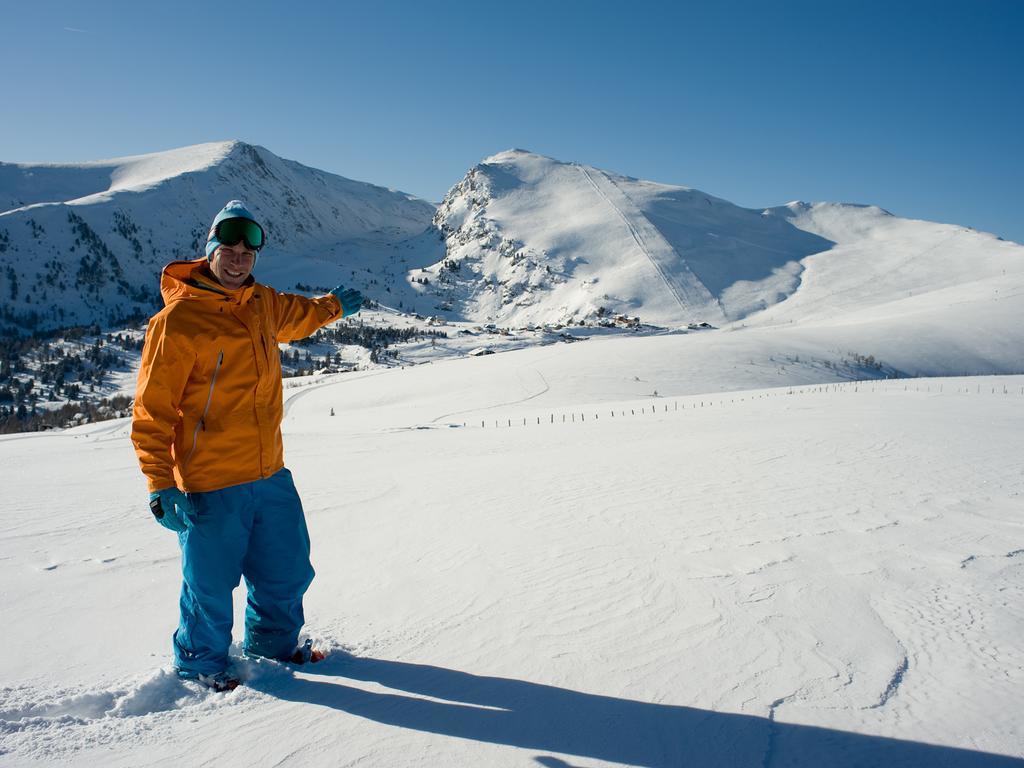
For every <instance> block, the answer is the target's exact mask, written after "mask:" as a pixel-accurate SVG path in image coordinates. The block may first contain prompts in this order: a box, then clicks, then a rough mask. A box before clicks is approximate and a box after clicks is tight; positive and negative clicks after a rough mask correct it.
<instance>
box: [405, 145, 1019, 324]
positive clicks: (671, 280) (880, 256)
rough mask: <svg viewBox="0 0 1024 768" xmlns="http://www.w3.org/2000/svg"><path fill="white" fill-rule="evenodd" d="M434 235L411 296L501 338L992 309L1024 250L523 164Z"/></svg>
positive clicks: (490, 177)
mask: <svg viewBox="0 0 1024 768" xmlns="http://www.w3.org/2000/svg"><path fill="white" fill-rule="evenodd" d="M434 222H435V225H436V226H437V227H438V228H439V229H440V230H441V232H442V234H443V235H444V237H445V240H446V246H447V248H446V256H445V259H444V260H443V261H441V262H439V263H437V264H434V265H432V266H431V267H429V268H428V269H425V270H422V271H421V272H419V273H415V272H414V273H413V274H412V278H413V280H414V281H419V282H414V285H415V286H416V287H417V288H418V290H420V291H421V292H423V293H430V294H433V295H435V296H436V297H437V298H438V299H439V300H440V301H441V302H443V305H444V306H450V307H452V308H453V309H454V310H455V311H456V313H458V314H460V315H461V316H463V317H466V318H472V319H475V320H477V321H478V322H485V321H491V322H496V323H499V324H510V325H521V324H526V323H540V322H562V323H567V324H571V323H573V322H581V321H584V320H588V321H595V320H600V319H601V318H607V317H609V316H612V315H615V314H619V313H622V314H627V315H631V316H632V315H638V316H639V317H640V318H641V319H642V320H643V321H645V322H650V323H654V324H657V325H663V326H669V327H674V326H680V325H685V324H688V323H695V322H707V323H710V324H711V325H714V326H716V327H720V326H723V325H727V324H729V323H744V324H750V323H754V324H764V323H769V322H787V323H788V322H800V321H801V320H803V319H806V318H809V317H812V316H813V317H821V316H830V317H836V316H837V315H839V314H842V313H845V312H852V311H863V310H866V309H868V308H874V307H878V306H880V305H882V304H886V303H890V302H893V301H896V300H897V299H900V298H906V297H907V296H908V295H911V294H913V295H916V296H920V295H921V294H928V293H933V292H936V291H954V292H955V291H957V290H959V286H969V285H975V284H977V283H978V281H986V280H992V281H994V282H993V283H992V286H991V287H992V288H993V291H992V296H995V292H994V291H995V288H996V287H997V286H996V285H995V283H996V282H998V281H999V279H1000V278H1003V277H1008V283H1007V285H1006V286H1004V287H1010V284H1012V285H1019V278H1020V276H1021V275H1022V274H1024V247H1021V246H1019V245H1017V244H1015V243H1008V242H1004V241H1001V240H999V239H998V238H995V237H993V236H991V235H987V234H984V233H979V232H975V231H973V230H968V229H965V228H963V227H957V226H952V225H945V224H935V223H932V222H925V221H911V220H907V219H901V218H898V217H895V216H892V215H890V214H888V213H886V212H885V211H882V210H880V209H878V208H873V207H864V206H854V205H840V204H832V203H821V204H815V205H808V204H804V203H793V204H791V205H789V206H784V207H781V208H771V209H767V210H750V209H745V208H740V207H738V206H735V205H733V204H732V203H729V202H727V201H725V200H722V199H720V198H716V197H713V196H711V195H708V194H706V193H703V192H701V191H699V190H696V189H690V188H687V187H678V186H669V185H665V184H657V183H654V182H650V181H642V180H638V179H633V178H628V177H624V176H619V175H616V174H613V173H610V172H607V171H603V170H600V169H597V168H592V167H589V166H585V165H580V164H577V163H565V162H560V161H557V160H553V159H551V158H547V157H542V156H540V155H536V154H531V153H529V152H524V151H522V150H509V151H507V152H501V153H499V154H497V155H494V156H493V157H490V158H487V159H486V160H484V161H483V162H482V163H480V164H479V165H477V166H476V167H474V168H473V169H471V170H470V171H469V173H468V174H467V175H466V177H465V178H464V179H463V180H462V181H461V182H459V183H458V184H456V185H455V186H454V187H453V188H452V189H451V191H450V192H449V193H448V195H447V196H446V197H445V199H444V200H443V202H442V203H441V206H440V208H439V210H438V213H437V216H436V217H435V219H434ZM966 290H967V291H968V292H972V291H974V289H971V288H967V289H966Z"/></svg>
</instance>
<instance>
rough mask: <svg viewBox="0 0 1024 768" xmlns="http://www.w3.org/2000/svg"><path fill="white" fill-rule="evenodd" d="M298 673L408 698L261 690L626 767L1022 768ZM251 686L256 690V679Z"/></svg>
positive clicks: (544, 760)
mask: <svg viewBox="0 0 1024 768" xmlns="http://www.w3.org/2000/svg"><path fill="white" fill-rule="evenodd" d="M310 671H311V672H315V673H317V674H319V675H323V676H337V677H346V678H349V679H354V680H365V681H373V682H376V683H379V684H381V685H384V686H386V687H388V688H392V689H394V690H398V691H404V692H406V693H409V694H412V695H411V696H404V695H401V694H394V693H375V692H371V691H365V690H362V689H360V688H354V687H350V686H346V685H341V684H338V683H336V682H331V681H328V680H307V679H300V678H292V679H289V680H288V681H287V682H284V681H280V680H278V681H277V683H276V684H274V685H272V686H268V688H269V687H272V688H273V689H274V690H267V691H266V692H267V693H269V694H270V695H273V696H276V697H279V698H281V699H285V700H291V701H297V702H305V703H309V704H316V705H320V706H324V707H330V708H332V709H336V710H340V711H342V712H347V713H349V714H352V715H355V716H357V717H363V718H366V719H368V720H372V721H375V722H378V723H384V724H387V725H393V726H398V727H401V728H410V729H413V730H416V731H422V732H426V733H435V734H441V735H444V736H454V737H458V738H462V739H471V740H474V741H481V742H489V743H493V744H505V745H509V746H513V747H519V748H523V749H532V750H538V751H542V752H554V753H560V754H562V755H574V756H577V757H582V758H591V759H597V760H606V761H608V762H615V763H624V764H627V765H634V766H650V767H652V768H653V767H655V766H657V767H659V768H660V767H661V766H700V768H711V767H713V766H719V767H720V768H744V767H745V766H774V767H776V768H777V767H778V766H807V767H808V768H811V767H812V766H813V767H814V768H819V767H820V766H829V767H830V768H854V766H857V767H858V768H863V767H865V766H879V767H881V766H884V767H885V768H920V767H921V766H928V767H929V768H1022V767H1024V760H1022V759H1018V758H1014V757H1008V756H1002V755H995V754H989V753H983V752H976V751H971V750H967V749H959V748H955V747H944V746H936V745H931V744H923V743H919V742H914V741H903V740H899V739H891V738H884V737H880V736H868V735H863V734H858V733H848V732H844V731H837V730H831V729H828V728H818V727H813V726H804V725H792V724H788V723H780V722H778V721H776V720H774V719H772V718H764V717H755V716H751V715H741V714H728V713H720V712H713V711H709V710H701V709H694V708H691V707H681V706H671V705H665V704H652V703H647V702H642V701H630V700H627V699H618V698H613V697H609V696H599V695H594V694H588V693H581V692H578V691H571V690H567V689H563V688H555V687H551V686H547V685H539V684H536V683H529V682H525V681H521V680H511V679H505V678H497V677H480V676H477V675H472V674H469V673H466V672H458V671H454V670H450V669H444V668H441V667H433V666H425V665H418V664H409V663H403V662H396V661H384V660H378V659H370V658H357V657H351V656H345V655H344V654H340V655H332V657H331V658H330V659H328V660H327V661H325V662H323V663H322V665H318V666H317V667H316V668H315V669H313V670H310ZM254 682H255V681H254ZM268 682H269V681H268ZM255 687H257V688H259V687H261V686H260V685H259V683H258V682H256V686H255ZM421 696H428V697H431V699H434V700H431V699H425V698H420V697H421ZM438 699H439V700H441V701H437V700H438ZM536 760H537V762H538V763H539V764H540V765H544V766H548V768H570V767H569V764H568V763H565V762H563V761H562V760H560V759H558V758H555V757H553V756H550V755H542V756H538V757H537V758H536Z"/></svg>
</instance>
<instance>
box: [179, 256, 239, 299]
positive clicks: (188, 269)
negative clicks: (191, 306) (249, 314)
mask: <svg viewBox="0 0 1024 768" xmlns="http://www.w3.org/2000/svg"><path fill="white" fill-rule="evenodd" d="M254 285H256V280H255V278H254V277H253V276H252V275H249V277H247V278H246V279H245V284H244V285H243V286H242V287H241V288H236V289H235V290H233V291H229V290H228V289H227V288H225V287H224V286H223V285H221V284H220V283H219V282H217V279H216V278H215V277H214V276H213V273H212V272H210V266H209V262H208V261H207V260H206V258H205V257H203V258H199V259H194V260H192V261H172V262H171V263H170V264H168V265H167V266H166V267H164V269H163V272H162V273H161V275H160V295H161V296H163V299H164V304H165V305H167V306H170V305H171V304H172V303H173V302H176V301H182V300H188V299H192V300H204V299H205V300H211V299H212V300H222V301H223V300H224V299H228V300H233V301H235V302H236V303H239V304H244V303H245V302H246V301H248V299H249V297H250V296H251V295H252V291H253V286H254Z"/></svg>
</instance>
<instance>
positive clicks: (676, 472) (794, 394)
mask: <svg viewBox="0 0 1024 768" xmlns="http://www.w3.org/2000/svg"><path fill="white" fill-rule="evenodd" d="M831 330H832V331H833V332H834V333H836V334H838V338H839V341H835V340H832V341H828V342H826V340H825V339H826V338H827V337H828V334H827V333H826V331H825V330H822V328H816V329H792V330H791V331H790V330H788V329H786V328H780V327H776V328H772V329H756V328H750V329H746V330H742V331H737V332H732V333H713V332H712V333H694V334H688V335H679V334H669V335H662V336H652V337H646V338H619V337H609V338H600V337H597V336H595V337H594V338H591V339H590V340H588V341H586V342H584V343H577V344H552V345H550V346H532V347H530V348H528V349H523V350H519V351H512V352H508V353H505V354H499V355H491V356H482V357H459V358H457V359H450V360H439V361H437V362H434V363H431V364H428V365H417V366H410V367H405V368H392V369H378V370H368V371H357V372H353V373H347V374H338V375H333V376H320V377H315V378H308V379H305V380H291V381H290V382H289V383H291V384H292V386H289V387H288V388H287V389H286V397H287V398H288V404H287V415H286V418H285V433H286V434H285V444H286V455H287V459H288V464H289V466H290V468H291V469H292V471H293V472H294V474H295V477H296V481H297V484H298V486H299V490H300V492H301V493H302V495H303V499H304V503H305V508H306V513H307V516H308V519H309V525H310V529H311V534H312V538H313V548H314V551H313V557H314V565H315V566H316V568H317V571H318V576H317V579H316V581H315V582H314V583H313V586H312V588H311V589H310V592H309V594H308V597H307V601H306V606H307V619H308V629H309V632H310V634H311V635H312V636H313V637H315V638H317V639H318V641H319V642H320V643H321V644H322V645H326V646H329V647H331V648H332V649H334V652H333V654H332V655H331V656H330V657H329V659H328V660H327V661H325V662H323V663H322V664H320V665H317V666H316V667H312V668H310V669H308V670H302V671H295V670H291V669H287V668H283V667H281V666H278V665H274V664H269V663H263V664H254V663H245V670H246V674H247V675H248V676H249V680H248V684H247V685H246V686H245V687H243V688H240V689H238V690H236V691H235V692H233V693H230V694H225V695H219V694H211V693H208V692H206V691H202V690H199V689H198V688H197V687H195V686H194V685H192V684H188V683H182V682H179V681H177V680H176V679H174V677H173V676H172V674H171V672H170V634H171V632H172V631H173V629H174V625H175V622H176V613H177V589H178V576H177V574H178V549H177V544H176V542H175V540H174V537H173V536H172V535H171V534H169V533H168V532H167V531H165V530H163V529H162V528H160V527H159V526H157V525H155V524H154V523H153V522H152V521H151V520H150V519H149V513H148V510H147V509H146V505H145V497H146V494H145V485H144V482H143V479H142V477H141V475H140V474H139V472H138V468H137V465H136V462H135V457H134V454H133V452H132V449H131V446H130V444H129V441H128V439H127V430H128V425H127V422H126V421H125V420H119V421H112V422H105V423H100V424H94V425H88V426H85V427H80V428H77V429H74V430H68V431H65V432H62V433H49V434H23V435H13V436H7V437H4V438H0V478H2V485H3V493H2V497H0V541H2V550H0V606H2V613H3V616H4V619H5V630H4V632H3V634H2V641H0V642H2V645H0V681H2V688H0V765H2V766H25V765H53V764H72V765H82V766H86V765H88V766H93V765H105V766H158V765H160V766H181V765H207V764H208V765H218V766H225V767H227V768H230V767H231V766H252V765H296V766H298V765H302V766H306V765H318V766H319V765H323V766H346V765H361V766H387V767H388V768H391V767H392V766H463V765H486V766H536V765H542V766H548V767H552V766H557V767H559V768H565V767H566V766H571V767H573V768H584V767H585V768H592V767H593V766H599V765H635V766H702V767H703V766H721V767H722V768H743V767H745V766H783V765H800V766H849V767H850V768H852V766H864V765H871V766H958V767H959V766H984V767H985V768H987V767H988V766H1022V765H1024V759H1022V758H1024V728H1022V726H1021V718H1020V716H1019V713H1020V712H1021V711H1022V709H1024V693H1022V691H1024V648H1022V644H1021V642H1020V638H1021V637H1022V636H1024V600H1022V598H1024V594H1022V592H1024V526H1022V520H1024V517H1022V512H1024V503H1022V492H1024V473H1022V471H1021V463H1020V456H1021V448H1022V443H1021V435H1022V434H1024V376H999V377H970V378H947V379H917V380H896V381H884V380H878V381H874V382H862V383H853V382H850V383H840V384H836V383H832V384H826V383H822V382H826V381H828V380H830V379H831V380H832V381H835V380H838V379H842V378H843V377H844V374H843V371H842V370H837V368H836V367H835V365H836V364H837V363H838V361H839V360H840V359H841V357H842V353H843V350H845V349H847V348H846V347H845V346H844V343H845V338H844V337H843V335H842V333H843V328H842V327H841V326H836V327H835V328H833V329H831ZM847 330H848V329H847ZM769 332H770V333H771V334H772V335H771V340H772V341H771V344H767V343H765V341H764V340H765V339H766V338H768V337H767V336H766V335H765V334H767V333H769ZM895 336H897V338H894V339H890V340H887V339H885V338H884V325H880V326H879V331H878V333H877V334H876V335H875V336H870V337H869V339H870V341H871V343H877V344H878V345H880V346H881V345H885V344H887V343H888V344H889V345H890V346H889V349H890V350H891V354H892V356H897V355H898V353H899V352H900V351H901V350H903V351H906V350H907V349H909V348H910V346H911V342H910V341H909V340H902V339H901V338H899V334H895ZM830 343H831V344H833V346H834V348H835V352H836V354H835V358H834V361H835V362H833V361H832V360H830V361H828V362H829V365H825V362H826V361H825V360H824V359H823V357H822V354H823V351H826V350H828V349H831V347H829V346H828V344H830ZM934 348H935V349H936V350H938V349H939V346H938V345H934ZM859 351H861V352H863V353H866V352H869V351H871V350H868V349H859ZM908 354H909V353H908ZM936 355H938V353H936ZM914 362H915V365H918V366H923V367H927V365H928V361H927V360H926V359H924V358H921V357H920V356H919V357H918V358H916V359H915V361H914ZM934 364H935V366H936V367H939V366H940V365H942V364H944V363H943V362H942V361H941V359H940V357H938V356H937V357H936V358H935V362H934ZM965 364H966V363H965ZM851 371H853V369H852V368H851V369H849V370H848V371H846V375H848V374H849V373H850V372H851ZM800 384H806V385H807V386H797V385H800ZM655 393H657V394H655ZM331 409H333V410H334V414H335V415H334V416H331V415H330V413H331ZM238 609H239V617H238V620H239V623H240V621H241V609H242V606H241V605H240V604H239V605H238ZM237 629H238V627H237V626H236V630H237Z"/></svg>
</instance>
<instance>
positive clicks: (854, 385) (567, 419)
mask: <svg viewBox="0 0 1024 768" xmlns="http://www.w3.org/2000/svg"><path fill="white" fill-rule="evenodd" d="M868 384H870V385H871V388H870V391H871V392H876V391H878V387H880V386H884V385H883V384H882V382H877V383H876V382H871V381H859V382H847V383H835V384H823V385H820V386H816V387H806V388H801V389H794V388H792V387H790V388H789V389H787V390H786V392H785V393H784V394H785V395H787V396H789V395H807V394H814V393H818V392H843V391H846V392H859V391H860V389H861V387H864V391H865V392H867V391H869V390H868V387H867V385H868ZM944 388H945V384H938V385H935V389H934V390H933V385H931V384H928V385H925V386H924V387H921V386H920V385H915V386H914V387H913V389H911V387H910V385H909V384H904V385H903V390H902V391H903V392H911V391H912V392H925V393H929V392H932V391H934V392H936V393H940V394H941V393H944V392H945V389H944ZM972 389H974V390H975V391H974V392H972V391H971V390H972ZM986 389H988V387H986ZM998 390H999V388H998V387H995V386H993V387H991V394H993V395H995V394H999V392H998ZM882 391H884V392H892V391H898V389H896V388H894V387H891V386H884V388H883V390H882ZM779 394H783V393H781V392H762V393H761V394H759V395H757V396H756V397H755V398H750V399H757V400H761V399H764V398H766V397H775V396H776V395H779ZM956 394H982V385H981V384H978V385H977V387H976V388H974V387H960V386H958V387H957V390H956ZM1002 394H1004V395H1009V394H1014V393H1013V392H1012V391H1011V389H1010V388H1009V387H1007V386H1006V385H1005V384H1004V385H1003V386H1002ZM1019 394H1020V395H1022V396H1024V386H1022V387H1021V388H1020V393H1019ZM738 399H739V402H741V403H742V402H745V401H746V400H747V399H748V398H746V397H741V398H738ZM736 401H737V398H731V399H730V400H729V403H735V402H736ZM721 403H722V404H723V405H724V404H725V401H724V400H723V401H721ZM713 406H714V402H713V401H704V400H700V401H698V402H695V403H693V406H692V409H693V410H697V409H699V408H711V407H713ZM669 410H672V411H679V410H686V403H683V405H682V407H681V408H680V405H679V402H678V401H673V402H672V408H671V409H670V408H669V404H668V403H665V404H664V407H663V410H662V412H663V413H668V412H669ZM608 413H609V415H610V418H613V419H614V418H617V417H616V415H615V411H614V410H610V411H609V412H608ZM648 413H650V414H651V415H652V416H653V415H654V414H655V413H658V409H657V407H656V406H654V405H651V406H650V407H649V408H648V406H646V405H644V406H641V407H640V413H639V414H637V412H636V408H630V409H629V415H630V416H637V415H646V414H648ZM561 416H562V418H561V421H560V422H559V421H558V420H556V418H555V414H553V413H552V414H549V416H548V419H547V420H546V421H547V423H549V424H555V423H561V424H576V423H581V424H582V423H584V422H585V421H586V420H587V416H586V414H585V413H580V414H579V419H578V420H577V418H576V416H577V414H576V413H575V412H573V413H569V414H565V413H563V414H561ZM619 416H620V417H623V418H624V417H626V411H625V409H623V410H620V411H619ZM535 418H536V422H537V425H538V426H539V425H540V424H541V423H542V421H544V420H543V419H542V418H541V417H540V416H537V417H535ZM600 418H601V415H600V413H599V412H595V413H594V417H593V421H599V420H600ZM502 421H505V426H506V427H511V426H512V419H504V420H502V419H495V420H494V426H495V428H500V427H501V426H502V424H501V422H502ZM529 421H530V419H529V418H528V417H523V423H522V426H524V427H525V426H527V425H528V424H529ZM518 422H519V419H516V425H517V426H518V425H519V424H518ZM462 426H466V422H463V423H462ZM480 426H481V428H484V429H486V428H487V420H486V419H483V420H481V421H480Z"/></svg>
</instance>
